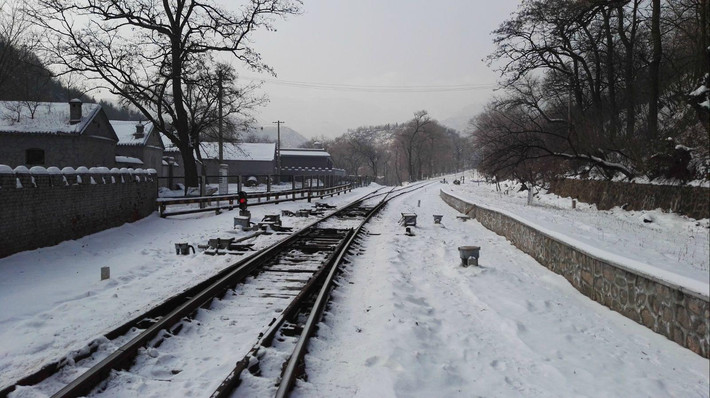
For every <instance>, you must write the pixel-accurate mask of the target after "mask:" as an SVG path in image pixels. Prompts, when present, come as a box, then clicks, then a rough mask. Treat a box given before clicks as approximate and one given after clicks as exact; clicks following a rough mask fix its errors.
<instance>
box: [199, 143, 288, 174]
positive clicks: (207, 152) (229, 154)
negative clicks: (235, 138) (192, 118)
mask: <svg viewBox="0 0 710 398" xmlns="http://www.w3.org/2000/svg"><path fill="white" fill-rule="evenodd" d="M200 148H201V150H202V157H203V160H204V162H205V166H206V168H207V175H208V176H217V175H219V164H220V162H219V144H217V143H216V142H203V143H201V144H200ZM222 159H223V162H222V163H224V164H226V165H227V166H228V169H227V173H228V174H229V175H234V176H236V175H243V176H267V175H274V174H275V173H276V144H274V143H240V144H234V143H224V144H223V145H222Z"/></svg>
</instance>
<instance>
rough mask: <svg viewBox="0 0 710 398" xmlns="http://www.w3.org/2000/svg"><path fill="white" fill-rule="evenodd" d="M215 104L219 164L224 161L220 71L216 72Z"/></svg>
mask: <svg viewBox="0 0 710 398" xmlns="http://www.w3.org/2000/svg"><path fill="white" fill-rule="evenodd" d="M217 104H218V109H219V111H218V112H219V115H218V117H219V123H218V124H217V126H218V127H217V135H218V142H219V164H222V162H223V161H224V152H223V150H222V145H223V142H222V141H223V139H222V71H221V70H220V71H218V72H217Z"/></svg>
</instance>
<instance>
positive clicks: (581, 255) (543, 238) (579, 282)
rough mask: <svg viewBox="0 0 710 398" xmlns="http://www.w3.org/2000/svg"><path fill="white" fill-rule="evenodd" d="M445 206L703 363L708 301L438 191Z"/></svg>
mask: <svg viewBox="0 0 710 398" xmlns="http://www.w3.org/2000/svg"><path fill="white" fill-rule="evenodd" d="M440 196H441V198H442V199H443V200H444V202H446V203H447V204H448V205H449V206H451V207H453V208H454V209H456V210H458V211H459V212H461V213H464V214H466V215H468V216H470V217H473V218H475V219H477V220H478V221H479V222H480V223H481V224H482V225H483V226H485V227H486V228H488V229H490V230H491V231H493V232H495V233H497V234H499V235H501V236H504V237H506V238H507V239H508V240H509V241H510V242H511V243H512V244H513V245H515V246H516V247H517V248H518V249H520V250H522V251H523V252H525V253H527V254H528V255H530V256H532V257H533V258H535V260H537V261H538V262H539V263H540V264H542V265H544V266H545V267H547V268H548V269H550V270H551V271H553V272H555V273H557V274H560V275H562V276H564V277H565V278H566V279H567V280H568V281H569V282H570V284H572V286H574V287H575V288H576V289H577V290H579V291H580V292H581V293H582V294H584V295H585V296H587V297H589V298H591V299H593V300H594V301H597V302H599V303H601V304H603V305H605V306H607V307H609V308H611V309H612V310H614V311H616V312H618V313H620V314H622V315H624V316H626V317H627V318H630V319H632V320H634V321H635V322H637V323H639V324H641V325H644V326H646V327H647V328H649V329H651V330H653V331H654V332H656V333H660V334H662V335H664V336H666V337H667V338H669V339H670V340H673V341H675V342H676V343H678V344H680V345H681V346H683V347H686V348H688V349H690V350H692V351H693V352H695V353H697V354H699V355H702V356H703V357H705V358H708V356H709V355H710V299H709V298H708V297H706V296H704V295H701V294H699V293H695V292H691V291H688V290H687V289H684V288H682V287H679V286H673V285H671V284H669V283H667V282H664V281H662V280H658V279H655V278H653V277H652V276H648V275H642V274H641V273H638V272H634V271H633V270H629V269H625V268H624V267H623V266H621V265H618V264H613V263H611V262H610V261H607V260H602V259H598V258H596V257H594V256H592V255H590V254H588V253H585V252H583V251H582V250H580V249H577V248H574V247H571V246H568V245H567V244H565V243H563V242H560V241H558V240H556V239H554V238H551V237H549V236H547V235H546V234H544V233H542V232H540V231H538V230H536V229H534V228H532V227H530V226H528V225H525V224H523V223H521V222H520V221H518V220H515V219H513V218H510V217H508V216H506V215H504V214H501V213H499V212H496V211H493V210H489V209H485V208H482V207H479V206H476V205H475V204H471V203H467V202H465V201H462V200H460V199H458V198H455V197H453V196H451V195H448V194H446V193H444V192H443V191H441V193H440Z"/></svg>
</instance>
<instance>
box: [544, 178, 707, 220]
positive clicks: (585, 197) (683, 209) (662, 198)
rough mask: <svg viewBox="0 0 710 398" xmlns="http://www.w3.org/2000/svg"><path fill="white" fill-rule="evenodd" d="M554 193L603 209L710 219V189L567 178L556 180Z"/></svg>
mask: <svg viewBox="0 0 710 398" xmlns="http://www.w3.org/2000/svg"><path fill="white" fill-rule="evenodd" d="M550 192H553V193H555V194H557V195H559V196H563V197H570V198H574V199H577V200H580V201H582V202H585V203H596V205H597V208H598V209H600V210H607V209H611V208H612V207H614V206H624V205H626V206H625V207H624V208H625V209H627V210H654V209H658V208H660V209H662V210H666V211H672V212H675V213H680V214H684V215H686V216H688V217H692V218H695V219H701V218H710V188H703V187H690V186H673V185H650V184H634V183H627V182H612V181H599V180H573V179H564V180H555V181H552V182H551V183H550Z"/></svg>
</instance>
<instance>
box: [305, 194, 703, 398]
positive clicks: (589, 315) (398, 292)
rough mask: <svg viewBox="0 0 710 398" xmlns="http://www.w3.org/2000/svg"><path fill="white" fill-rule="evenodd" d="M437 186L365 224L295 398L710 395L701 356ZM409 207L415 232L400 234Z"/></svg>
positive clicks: (312, 349)
mask: <svg viewBox="0 0 710 398" xmlns="http://www.w3.org/2000/svg"><path fill="white" fill-rule="evenodd" d="M438 189H439V188H438V187H436V186H434V187H431V188H429V189H428V190H427V192H426V193H425V194H416V195H409V196H408V197H407V198H406V199H403V200H400V201H398V202H396V203H393V204H391V205H389V206H388V207H387V209H386V210H385V211H384V213H383V215H382V216H381V217H379V220H378V221H377V223H376V224H375V225H374V226H372V227H370V228H369V230H370V231H371V232H373V233H382V234H381V235H374V236H371V237H370V238H369V239H368V240H366V243H365V244H364V249H365V250H364V251H363V252H362V253H361V255H359V256H355V257H354V261H353V263H352V264H351V265H350V266H349V268H348V272H347V273H346V274H345V276H344V277H343V281H342V283H341V287H340V288H339V289H337V291H336V293H335V300H334V303H333V304H332V306H331V309H330V311H329V315H327V318H326V319H325V322H324V323H323V324H322V325H321V327H320V329H319V336H318V338H317V339H315V340H313V341H312V343H311V349H310V354H309V355H308V356H307V357H306V361H307V363H306V366H307V369H309V380H308V382H307V383H303V382H301V383H299V384H298V389H297V390H296V391H297V396H303V397H314V396H317V397H327V396H359V397H369V396H379V397H386V396H392V397H394V396H408V397H409V396H420V397H432V396H441V397H444V396H447V397H448V396H462V397H470V396H496V397H497V396H503V397H521V396H525V397H531V396H538V397H569V396H590V397H599V396H605V397H613V396H618V397H630V396H654V397H656V396H678V397H681V396H682V397H694V396H697V397H703V396H708V391H709V390H708V389H709V384H708V377H709V376H708V372H709V368H708V361H707V360H706V359H703V358H701V357H700V356H698V355H696V354H694V353H692V352H691V351H689V350H686V349H683V348H680V347H679V346H677V345H676V344H675V343H673V342H671V341H670V340H668V339H666V338H665V337H662V336H660V335H657V334H655V333H653V332H651V331H649V330H648V329H646V328H645V327H643V326H640V325H638V324H636V323H634V322H633V321H630V320H628V319H626V318H624V317H623V316H621V315H620V314H617V313H614V312H612V311H610V310H608V309H607V308H605V307H603V306H601V305H599V304H597V303H595V302H593V301H591V300H590V299H588V298H586V297H584V296H582V295H581V294H580V293H579V292H577V291H576V290H575V289H574V288H573V287H572V286H570V285H569V283H568V282H567V281H566V280H565V279H564V278H563V277H561V276H559V275H556V274H554V273H552V272H550V271H548V270H547V269H546V268H544V267H542V266H541V265H539V264H537V263H536V262H535V261H534V260H533V259H532V258H530V257H529V256H527V255H525V254H522V253H521V252H519V251H517V250H516V249H515V248H514V247H512V246H511V245H510V244H509V243H508V242H507V241H506V240H505V239H504V238H502V237H500V236H497V235H496V234H494V233H492V232H490V231H488V230H487V229H485V228H483V227H482V226H481V225H480V224H478V223H477V222H475V221H469V222H462V221H459V220H457V219H456V218H455V216H456V215H457V213H456V212H455V211H454V210H453V209H451V208H449V207H448V206H446V205H445V204H443V202H441V200H440V199H439V198H438ZM418 200H421V201H422V203H421V207H420V208H418V207H416V206H417V201H418ZM410 211H412V212H416V213H417V214H418V225H417V228H416V231H415V232H416V236H414V237H409V236H406V235H403V234H402V232H403V231H402V230H403V229H402V228H401V227H394V226H395V225H396V222H397V220H398V218H399V217H400V213H401V212H410ZM433 214H443V215H444V221H443V222H444V226H437V225H434V224H433V222H432V215H433ZM388 232H390V233H388ZM391 232H396V233H391ZM462 245H479V246H481V259H480V264H481V267H480V268H473V267H468V268H464V267H461V266H460V260H459V257H458V251H457V247H458V246H462ZM310 369H313V371H312V372H311V371H310Z"/></svg>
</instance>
